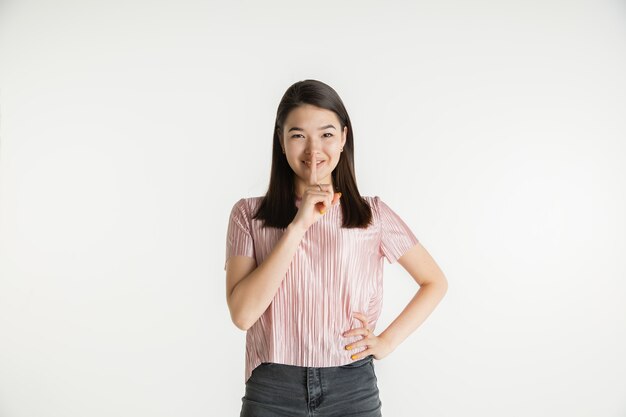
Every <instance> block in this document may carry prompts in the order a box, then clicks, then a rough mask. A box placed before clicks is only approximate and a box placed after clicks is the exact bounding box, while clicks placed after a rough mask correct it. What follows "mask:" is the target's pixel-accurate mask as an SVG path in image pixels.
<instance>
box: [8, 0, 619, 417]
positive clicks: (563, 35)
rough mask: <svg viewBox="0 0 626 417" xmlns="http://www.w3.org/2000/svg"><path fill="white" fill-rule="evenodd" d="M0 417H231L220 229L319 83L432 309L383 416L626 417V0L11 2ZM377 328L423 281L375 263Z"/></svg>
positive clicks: (384, 373)
mask: <svg viewBox="0 0 626 417" xmlns="http://www.w3.org/2000/svg"><path fill="white" fill-rule="evenodd" d="M0 13H1V14H0V39H1V41H0V42H1V44H0V47H1V49H0V53H1V55H0V68H1V69H0V71H1V73H0V76H1V79H0V83H1V84H0V140H1V142H0V152H1V154H0V169H1V171H0V175H1V176H0V245H1V246H0V274H1V275H0V277H1V279H0V415H1V416H2V417H57V416H58V417H61V416H62V417H85V416H89V417H100V416H103V417H104V416H106V417H109V416H129V417H137V416H146V417H148V416H149V417H159V416H176V417H178V416H185V417H191V416H235V415H239V414H238V413H239V410H240V406H241V397H242V396H243V394H244V381H243V377H244V354H245V333H244V332H242V331H241V330H238V329H237V328H236V327H235V326H234V325H233V324H232V322H231V321H230V317H229V313H228V308H227V305H226V299H225V274H224V271H223V265H224V248H225V237H226V226H227V220H228V214H229V212H230V209H231V207H232V205H233V204H234V203H235V202H236V201H237V200H238V199H239V198H241V197H249V196H259V195H262V194H264V193H265V191H266V187H267V185H268V181H269V169H270V156H271V140H272V128H273V124H274V120H275V114H276V108H277V106H278V103H279V101H280V98H281V97H282V94H283V93H284V91H285V90H286V89H287V87H289V86H290V85H291V84H292V83H294V82H296V81H299V80H303V79H307V78H313V79H318V80H321V81H323V82H326V83H328V84H329V85H331V86H332V87H333V88H335V89H336V90H337V92H338V93H339V95H340V96H341V97H342V99H343V101H344V103H345V105H346V107H347V109H348V112H349V114H350V116H351V118H352V123H353V128H354V135H355V136H354V139H355V153H356V155H355V162H356V174H357V180H358V184H359V188H360V191H361V193H362V194H363V195H379V196H380V197H381V198H383V199H384V200H385V201H386V202H387V203H388V204H389V205H390V207H392V208H393V209H394V211H396V212H397V213H398V214H399V215H400V216H401V217H402V218H403V219H404V220H405V221H406V222H407V224H409V225H410V227H411V228H412V229H413V230H414V232H415V234H416V235H417V237H418V238H419V239H420V241H421V242H422V244H423V245H424V246H425V247H426V248H427V249H428V250H429V252H430V253H431V255H432V256H433V257H434V258H435V260H436V261H437V262H438V264H439V265H440V267H441V268H442V269H443V271H444V273H445V274H446V276H447V278H448V281H449V290H448V293H447V295H446V297H445V298H444V299H443V301H442V302H441V303H440V304H439V306H438V307H437V309H436V310H435V311H434V312H433V314H431V316H430V317H429V318H428V319H427V321H426V322H424V324H423V325H422V326H420V327H419V328H418V329H417V330H416V331H415V332H414V333H413V334H412V335H410V336H409V338H408V339H407V340H406V341H405V342H404V343H403V344H401V345H400V346H399V347H398V348H397V349H396V350H395V351H394V352H393V353H392V354H391V355H389V356H388V357H386V358H384V359H382V360H380V361H375V362H374V363H375V369H376V372H377V375H378V383H379V388H380V397H381V400H382V402H383V414H384V415H385V416H387V417H402V416H420V417H437V416H444V417H459V416H472V417H473V416H476V417H478V416H480V417H492V416H493V417H501V416H507V417H518V416H519V417H527V416H536V417H544V416H545V417H553V416H568V417H579V416H581V417H582V416H589V417H624V416H626V394H625V393H626V356H625V355H624V352H626V303H625V296H626V283H625V279H626V263H625V261H624V253H625V252H626V217H625V216H624V213H626V164H625V162H626V144H625V143H626V75H625V74H626V6H625V4H624V3H623V2H619V1H601V0H589V1H575V0H574V1H555V0H541V1H538V0H536V1H534V0H531V1H529V0H524V1H495V0H494V1H452V0H438V1H434V0H433V1H428V2H426V1H423V2H417V1H413V2H408V1H407V2H384V3H383V2H372V1H362V0H360V1H344V2H328V1H315V2H313V1H308V2H297V1H284V2H278V1H271V2H270V1H263V2H254V1H228V2H226V1H224V2H207V1H203V2H201V1H178V2H165V1H138V0H132V1H130V0H123V1H122V0H116V1H106V2H105V1H100V2H95V1H67V0H64V1H54V2H46V1H8V2H3V5H2V6H1V8H0ZM385 265H386V269H385V282H386V284H385V298H384V308H383V314H382V316H381V318H380V320H379V323H378V327H377V329H376V332H377V333H379V332H381V331H382V330H383V329H384V328H385V327H386V326H387V325H388V324H389V323H390V322H391V321H392V320H393V319H394V318H395V317H396V316H397V314H399V313H400V311H401V310H402V309H403V308H404V306H405V305H406V303H408V301H409V300H410V298H411V297H412V296H413V294H414V292H415V291H416V290H417V285H416V284H415V282H414V281H413V280H412V278H411V277H410V275H408V274H407V273H406V272H405V271H404V269H402V267H401V266H399V264H395V265H389V264H387V263H385Z"/></svg>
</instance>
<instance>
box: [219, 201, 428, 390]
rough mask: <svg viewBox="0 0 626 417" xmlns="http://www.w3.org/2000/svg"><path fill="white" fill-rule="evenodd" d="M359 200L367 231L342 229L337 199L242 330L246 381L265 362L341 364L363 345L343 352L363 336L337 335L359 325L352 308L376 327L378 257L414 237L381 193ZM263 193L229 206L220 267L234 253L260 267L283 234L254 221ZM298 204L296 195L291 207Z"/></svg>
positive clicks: (393, 255)
mask: <svg viewBox="0 0 626 417" xmlns="http://www.w3.org/2000/svg"><path fill="white" fill-rule="evenodd" d="M363 198H364V199H365V200H366V201H367V203H368V204H369V205H370V207H371V208H372V213H373V224H372V225H370V226H369V227H368V228H367V229H360V228H354V229H347V228H343V227H341V224H342V217H343V216H342V212H341V207H340V205H341V203H339V204H336V205H335V206H332V207H330V208H329V209H328V211H327V212H326V214H324V215H323V216H322V217H321V218H320V219H319V220H318V221H317V222H315V223H314V224H313V225H311V227H310V228H309V229H308V230H307V232H306V234H305V235H304V237H303V239H302V241H301V242H300V245H299V247H298V249H297V251H296V253H295V255H294V258H293V260H292V262H291V265H290V266H289V269H288V270H287V273H286V275H285V277H284V279H283V281H282V283H281V285H280V287H279V288H278V291H277V292H276V295H275V296H274V299H273V300H272V303H271V304H270V305H269V307H268V308H267V310H265V312H264V313H263V315H262V316H261V317H260V318H259V319H258V320H257V322H256V323H255V324H254V325H252V327H250V328H249V329H248V331H247V333H246V359H245V361H246V364H245V375H244V383H245V382H247V381H248V379H249V378H250V376H251V375H252V371H253V370H254V369H255V368H256V367H257V366H259V365H260V364H261V363H263V362H273V363H281V364H286V365H296V366H306V367H328V366H340V365H345V364H348V363H351V362H354V361H353V360H352V359H351V358H350V356H351V355H353V354H355V353H358V352H361V351H363V350H365V349H366V347H361V348H356V349H352V350H345V346H346V345H347V344H349V343H352V342H356V341H358V340H361V339H362V336H361V335H357V336H353V337H344V336H342V334H343V333H344V332H346V331H348V330H350V329H353V328H357V327H363V323H362V322H361V321H360V320H358V319H357V318H356V317H353V316H352V313H353V312H360V313H363V314H365V315H366V317H367V318H368V327H369V328H370V329H373V330H375V328H376V322H377V320H378V318H379V316H380V313H381V309H382V302H383V257H384V258H387V261H388V262H389V263H395V262H396V261H397V260H398V258H400V257H401V256H402V255H403V254H404V253H405V252H406V251H408V250H409V249H410V248H412V247H413V246H414V245H415V244H416V243H417V242H418V239H417V237H415V235H414V233H413V232H412V231H411V229H410V228H409V226H408V225H407V224H406V223H405V222H404V221H403V220H402V219H401V218H400V216H399V215H398V214H397V213H395V212H394V211H393V210H392V209H391V208H390V207H389V206H388V205H387V204H386V203H385V202H384V201H382V200H381V199H380V197H378V196H374V197H366V196H364V197H363ZM261 199H262V197H250V198H242V199H240V200H238V201H237V202H236V203H235V204H234V205H233V207H232V210H231V213H230V218H229V222H228V230H227V236H226V261H225V263H224V270H226V262H227V261H228V258H230V257H231V256H248V257H251V258H253V259H255V260H256V264H257V265H260V264H261V262H263V260H264V259H265V258H266V257H267V256H268V255H269V254H270V253H271V251H272V249H273V248H274V246H275V244H276V242H277V241H278V240H279V239H280V237H281V236H282V234H283V233H284V230H282V229H277V228H262V227H261V226H262V221H260V220H257V219H252V215H253V213H254V212H255V211H256V209H257V207H258V205H259V204H260V202H261ZM340 201H341V200H340ZM300 202H301V199H300V198H297V199H296V201H295V204H296V207H300Z"/></svg>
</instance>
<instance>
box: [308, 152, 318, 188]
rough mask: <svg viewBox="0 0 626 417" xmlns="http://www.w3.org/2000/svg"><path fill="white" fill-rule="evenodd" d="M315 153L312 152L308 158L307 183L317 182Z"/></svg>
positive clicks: (313, 183) (314, 183)
mask: <svg viewBox="0 0 626 417" xmlns="http://www.w3.org/2000/svg"><path fill="white" fill-rule="evenodd" d="M316 155H317V154H316V153H313V154H312V155H311V159H310V161H311V165H310V166H309V169H310V171H309V185H316V184H317V164H316V163H315V159H316Z"/></svg>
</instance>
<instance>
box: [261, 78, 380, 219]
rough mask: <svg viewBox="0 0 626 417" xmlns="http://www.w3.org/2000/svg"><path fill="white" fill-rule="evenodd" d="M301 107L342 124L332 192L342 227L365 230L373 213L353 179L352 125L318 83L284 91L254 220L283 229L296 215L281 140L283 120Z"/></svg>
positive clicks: (328, 91) (325, 87) (335, 97)
mask: <svg viewBox="0 0 626 417" xmlns="http://www.w3.org/2000/svg"><path fill="white" fill-rule="evenodd" d="M304 104H311V105H314V106H316V107H320V108H322V109H326V110H330V111H332V112H334V113H335V114H336V115H337V118H338V119H339V122H340V123H341V129H340V130H339V131H340V132H342V131H343V128H344V126H347V127H348V133H347V135H346V136H347V137H346V143H345V144H344V146H343V152H342V153H341V156H340V158H339V162H338V164H337V166H336V167H335V169H334V170H333V172H332V173H331V175H332V179H333V188H334V189H335V191H336V192H339V191H341V209H342V213H343V224H342V227H346V228H356V227H358V228H367V227H368V226H369V225H370V224H371V221H372V209H371V207H370V206H369V204H368V203H367V201H366V200H365V199H364V198H363V197H361V194H360V193H359V189H358V187H357V185H356V177H355V175H354V141H353V134H352V124H351V123H350V117H349V116H348V112H347V111H346V108H345V106H344V105H343V102H342V101H341V98H340V97H339V95H338V94H337V92H336V91H335V90H334V89H333V88H332V87H330V86H329V85H327V84H324V83H323V82H321V81H317V80H304V81H298V82H296V83H295V84H293V85H292V86H291V87H289V88H288V89H287V91H286V92H285V94H284V95H283V97H282V99H281V100H280V103H279V105H278V110H277V112H276V122H275V124H274V139H273V149H272V169H271V173H270V184H269V187H268V190H267V193H266V194H265V196H263V199H262V200H261V202H260V204H259V208H258V210H257V211H256V213H255V214H254V215H253V218H255V219H260V220H263V222H264V223H263V226H264V227H276V228H281V229H284V228H286V227H287V226H289V223H291V221H292V220H293V219H294V217H295V216H296V214H297V212H298V208H297V207H296V204H295V201H296V191H295V180H294V176H295V173H294V171H293V170H292V169H291V166H290V165H289V163H288V162H287V157H286V155H285V154H283V152H282V147H281V145H280V138H281V135H282V133H283V126H284V122H285V119H287V116H288V115H289V113H290V112H291V111H292V110H293V109H295V108H297V107H299V106H302V105H304Z"/></svg>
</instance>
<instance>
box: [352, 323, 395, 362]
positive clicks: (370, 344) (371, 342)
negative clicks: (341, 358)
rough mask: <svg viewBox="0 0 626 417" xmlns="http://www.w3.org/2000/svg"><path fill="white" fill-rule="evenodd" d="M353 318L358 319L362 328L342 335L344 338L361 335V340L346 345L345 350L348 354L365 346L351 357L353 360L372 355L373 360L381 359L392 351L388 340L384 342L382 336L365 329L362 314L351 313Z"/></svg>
mask: <svg viewBox="0 0 626 417" xmlns="http://www.w3.org/2000/svg"><path fill="white" fill-rule="evenodd" d="M353 315H354V317H356V318H357V319H359V320H360V321H361V322H362V323H363V327H359V328H356V329H352V330H348V331H347V332H345V333H344V334H343V336H345V337H351V336H356V335H358V334H360V335H363V339H361V340H359V341H357V342H354V343H350V344H349V345H346V347H345V348H346V350H347V351H348V352H349V351H350V350H353V349H355V348H358V347H361V346H366V347H367V349H365V350H364V351H362V352H359V353H355V354H354V355H352V356H351V358H352V359H354V360H359V359H362V358H365V357H366V356H368V355H374V358H375V359H379V360H380V359H382V358H384V357H385V356H387V355H388V354H390V353H391V352H392V351H393V346H391V343H389V341H388V340H385V338H384V337H383V336H376V335H375V334H374V332H373V331H372V330H370V329H369V328H368V327H367V317H366V316H365V314H362V313H357V312H355V313H353Z"/></svg>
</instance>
